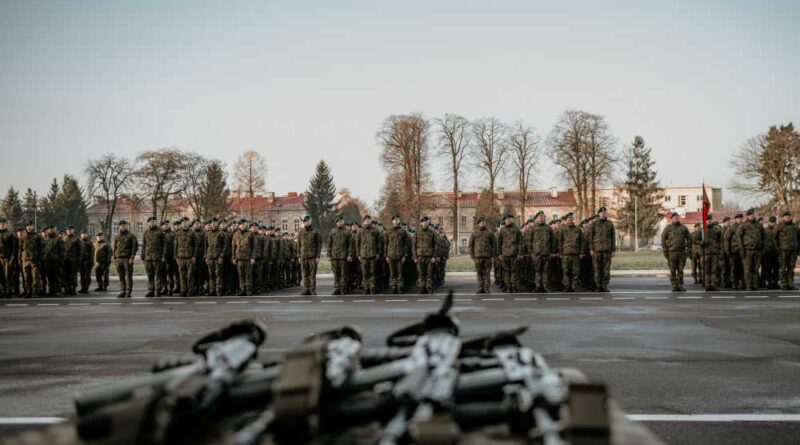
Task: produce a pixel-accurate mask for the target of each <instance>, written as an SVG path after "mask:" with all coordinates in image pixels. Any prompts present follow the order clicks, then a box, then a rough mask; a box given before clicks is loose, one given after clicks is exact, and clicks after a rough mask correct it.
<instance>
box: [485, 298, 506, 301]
mask: <svg viewBox="0 0 800 445" xmlns="http://www.w3.org/2000/svg"><path fill="white" fill-rule="evenodd" d="M505 300H506V299H505V298H481V301H505Z"/></svg>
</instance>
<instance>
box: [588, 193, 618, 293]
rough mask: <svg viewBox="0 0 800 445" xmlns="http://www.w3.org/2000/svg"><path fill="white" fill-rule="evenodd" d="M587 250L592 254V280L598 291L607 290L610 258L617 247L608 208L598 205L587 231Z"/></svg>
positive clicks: (609, 276)
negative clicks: (594, 217) (595, 216)
mask: <svg viewBox="0 0 800 445" xmlns="http://www.w3.org/2000/svg"><path fill="white" fill-rule="evenodd" d="M586 238H587V242H588V244H589V252H590V254H591V256H592V267H593V269H594V281H595V285H596V286H597V291H598V292H609V290H608V282H609V281H610V279H611V258H612V257H613V256H614V251H615V249H616V247H617V244H616V243H617V235H616V232H615V229H614V224H613V223H612V222H611V221H609V220H608V210H607V209H606V208H605V207H600V209H599V210H598V212H597V219H596V220H595V221H594V222H593V223H592V225H591V227H590V228H589V231H588V233H587V236H586Z"/></svg>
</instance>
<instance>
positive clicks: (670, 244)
mask: <svg viewBox="0 0 800 445" xmlns="http://www.w3.org/2000/svg"><path fill="white" fill-rule="evenodd" d="M695 230H696V231H697V230H698V229H695ZM699 230H702V229H699ZM696 245H697V246H698V247H699V246H700V242H698V243H697V244H696ZM690 246H692V242H691V239H690V236H689V229H687V228H686V226H684V225H683V224H682V223H681V217H680V215H678V214H677V213H674V212H673V213H672V223H671V224H670V225H668V226H667V227H665V228H664V231H663V232H662V233H661V247H662V249H663V250H664V258H666V259H667V264H668V265H669V283H670V284H671V285H672V292H685V291H686V289H684V287H683V267H684V266H685V265H686V254H687V252H688V251H689V249H690Z"/></svg>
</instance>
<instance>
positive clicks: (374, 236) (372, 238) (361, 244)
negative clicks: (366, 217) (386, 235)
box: [356, 225, 383, 259]
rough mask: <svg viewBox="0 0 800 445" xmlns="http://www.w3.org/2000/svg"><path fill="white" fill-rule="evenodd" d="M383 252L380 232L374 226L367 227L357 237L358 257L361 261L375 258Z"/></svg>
mask: <svg viewBox="0 0 800 445" xmlns="http://www.w3.org/2000/svg"><path fill="white" fill-rule="evenodd" d="M382 250H383V247H382V246H381V234H380V232H378V231H377V230H376V229H375V227H374V226H372V225H368V226H366V225H365V226H364V228H363V229H362V230H361V231H360V232H359V233H358V236H357V237H356V255H358V257H359V258H361V259H364V258H375V257H378V256H380V255H381V252H382Z"/></svg>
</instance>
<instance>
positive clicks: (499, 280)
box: [492, 219, 506, 290]
mask: <svg viewBox="0 0 800 445" xmlns="http://www.w3.org/2000/svg"><path fill="white" fill-rule="evenodd" d="M502 228H503V220H502V219H500V220H499V221H497V227H495V228H494V237H495V240H497V241H498V244H499V242H500V229H502ZM497 249H500V246H499V245H498V246H497ZM492 264H493V266H494V284H496V285H497V287H499V288H500V289H502V290H506V283H504V282H503V277H504V276H505V273H504V272H503V255H501V254H500V253H499V250H498V252H495V256H494V257H493V258H492Z"/></svg>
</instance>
